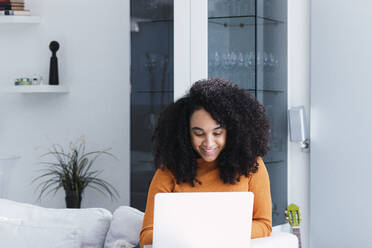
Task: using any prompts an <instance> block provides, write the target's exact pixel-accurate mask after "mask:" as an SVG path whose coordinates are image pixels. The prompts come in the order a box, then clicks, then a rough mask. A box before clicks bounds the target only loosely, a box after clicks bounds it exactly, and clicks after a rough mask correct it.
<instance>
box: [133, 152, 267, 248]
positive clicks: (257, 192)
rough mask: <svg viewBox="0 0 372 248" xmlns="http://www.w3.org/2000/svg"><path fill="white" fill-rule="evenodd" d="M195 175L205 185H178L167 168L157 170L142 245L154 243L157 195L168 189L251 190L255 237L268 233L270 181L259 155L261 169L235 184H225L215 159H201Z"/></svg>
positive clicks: (195, 190)
mask: <svg viewBox="0 0 372 248" xmlns="http://www.w3.org/2000/svg"><path fill="white" fill-rule="evenodd" d="M197 162H198V170H197V176H196V178H197V179H198V180H200V181H201V182H202V184H201V185H200V184H195V186H194V187H192V186H191V184H189V183H181V184H176V180H175V178H174V176H173V174H172V173H171V172H170V171H169V170H167V169H165V170H160V169H158V170H157V171H156V172H155V175H154V177H153V179H152V182H151V185H150V188H149V192H148V196H147V205H146V211H145V216H144V219H143V224H142V230H141V234H140V244H141V247H143V246H144V245H150V244H152V233H153V218H154V197H155V194H156V193H166V192H236V191H251V192H253V193H254V204H253V222H252V238H258V237H264V236H268V235H270V233H271V229H272V219H271V211H272V209H271V195H270V182H269V175H268V173H267V170H266V167H265V164H264V163H263V161H262V159H261V158H260V157H259V158H258V159H257V162H258V164H259V167H258V171H257V172H256V173H254V174H252V175H251V176H249V177H248V178H247V177H245V176H241V178H240V182H237V183H236V184H225V183H223V181H222V180H221V179H220V176H219V169H218V168H217V165H216V162H205V161H204V160H202V159H198V161H197Z"/></svg>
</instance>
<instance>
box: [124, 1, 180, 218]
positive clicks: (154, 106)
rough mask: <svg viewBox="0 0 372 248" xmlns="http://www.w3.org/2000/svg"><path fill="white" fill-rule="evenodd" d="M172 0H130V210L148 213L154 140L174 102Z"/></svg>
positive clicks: (152, 171)
mask: <svg viewBox="0 0 372 248" xmlns="http://www.w3.org/2000/svg"><path fill="white" fill-rule="evenodd" d="M173 64H174V62H173V0H169V1H163V0H162V1H160V0H153V1H149V0H131V117H130V124H131V125H130V126H131V138H130V140H131V142H130V146H131V153H130V154H131V159H130V161H131V167H130V168H131V170H130V171H131V182H130V187H131V192H130V193H131V195H130V198H131V206H134V207H136V208H138V209H140V210H142V211H144V210H145V206H146V199H147V190H148V187H149V185H150V182H151V179H152V176H153V173H154V167H153V157H152V145H151V144H152V143H151V137H152V133H153V131H154V128H155V124H156V120H157V118H158V116H159V113H160V111H161V110H162V109H163V108H164V106H166V105H168V104H169V103H171V102H173Z"/></svg>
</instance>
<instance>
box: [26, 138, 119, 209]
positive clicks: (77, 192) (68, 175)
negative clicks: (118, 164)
mask: <svg viewBox="0 0 372 248" xmlns="http://www.w3.org/2000/svg"><path fill="white" fill-rule="evenodd" d="M109 150H110V149H106V150H102V151H91V152H87V151H86V150H85V139H84V137H81V138H80V139H78V140H77V141H76V142H75V143H70V146H69V149H68V150H66V151H65V149H64V148H63V147H62V146H60V145H58V144H53V145H52V147H51V149H48V152H47V153H46V154H44V155H42V157H45V156H52V157H53V158H54V160H55V161H54V162H47V161H42V162H41V164H44V165H46V168H44V169H42V170H41V171H42V172H43V174H42V175H40V176H38V177H36V178H35V179H34V180H33V182H36V181H40V183H39V184H38V186H37V188H38V189H40V194H39V199H41V197H42V195H44V194H49V193H51V192H54V194H55V193H56V192H57V191H58V190H59V189H61V188H63V189H64V190H65V194H66V197H65V200H66V207H67V208H80V205H81V200H82V196H83V194H84V191H85V189H86V188H88V187H90V188H93V189H95V190H97V191H99V192H101V193H103V194H107V195H109V196H110V197H111V200H113V199H115V198H117V197H118V196H119V193H118V192H117V190H116V189H115V188H114V187H113V186H112V185H111V184H110V183H108V182H107V181H105V180H103V179H101V178H99V175H100V174H101V173H102V170H94V169H93V164H94V162H95V161H96V160H97V158H98V157H100V156H101V155H107V156H111V157H114V155H112V154H111V153H109V152H108V151H109ZM114 158H115V157H114Z"/></svg>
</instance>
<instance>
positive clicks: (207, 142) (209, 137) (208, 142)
mask: <svg viewBox="0 0 372 248" xmlns="http://www.w3.org/2000/svg"><path fill="white" fill-rule="evenodd" d="M205 137H206V138H205V140H204V146H206V147H207V148H211V147H212V146H213V145H214V137H213V135H206V136H205Z"/></svg>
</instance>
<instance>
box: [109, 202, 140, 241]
mask: <svg viewBox="0 0 372 248" xmlns="http://www.w3.org/2000/svg"><path fill="white" fill-rule="evenodd" d="M143 215H144V213H143V212H141V211H139V210H137V209H135V208H132V207H128V206H121V207H119V208H118V209H116V210H115V212H114V214H113V217H112V221H111V225H110V229H109V231H108V233H107V236H106V241H105V248H117V247H118V245H119V244H120V245H122V246H124V244H126V246H127V247H130V245H132V247H134V246H136V245H137V244H138V242H139V235H140V232H141V228H142V221H143ZM120 245H119V247H120ZM126 246H124V247H126Z"/></svg>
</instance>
